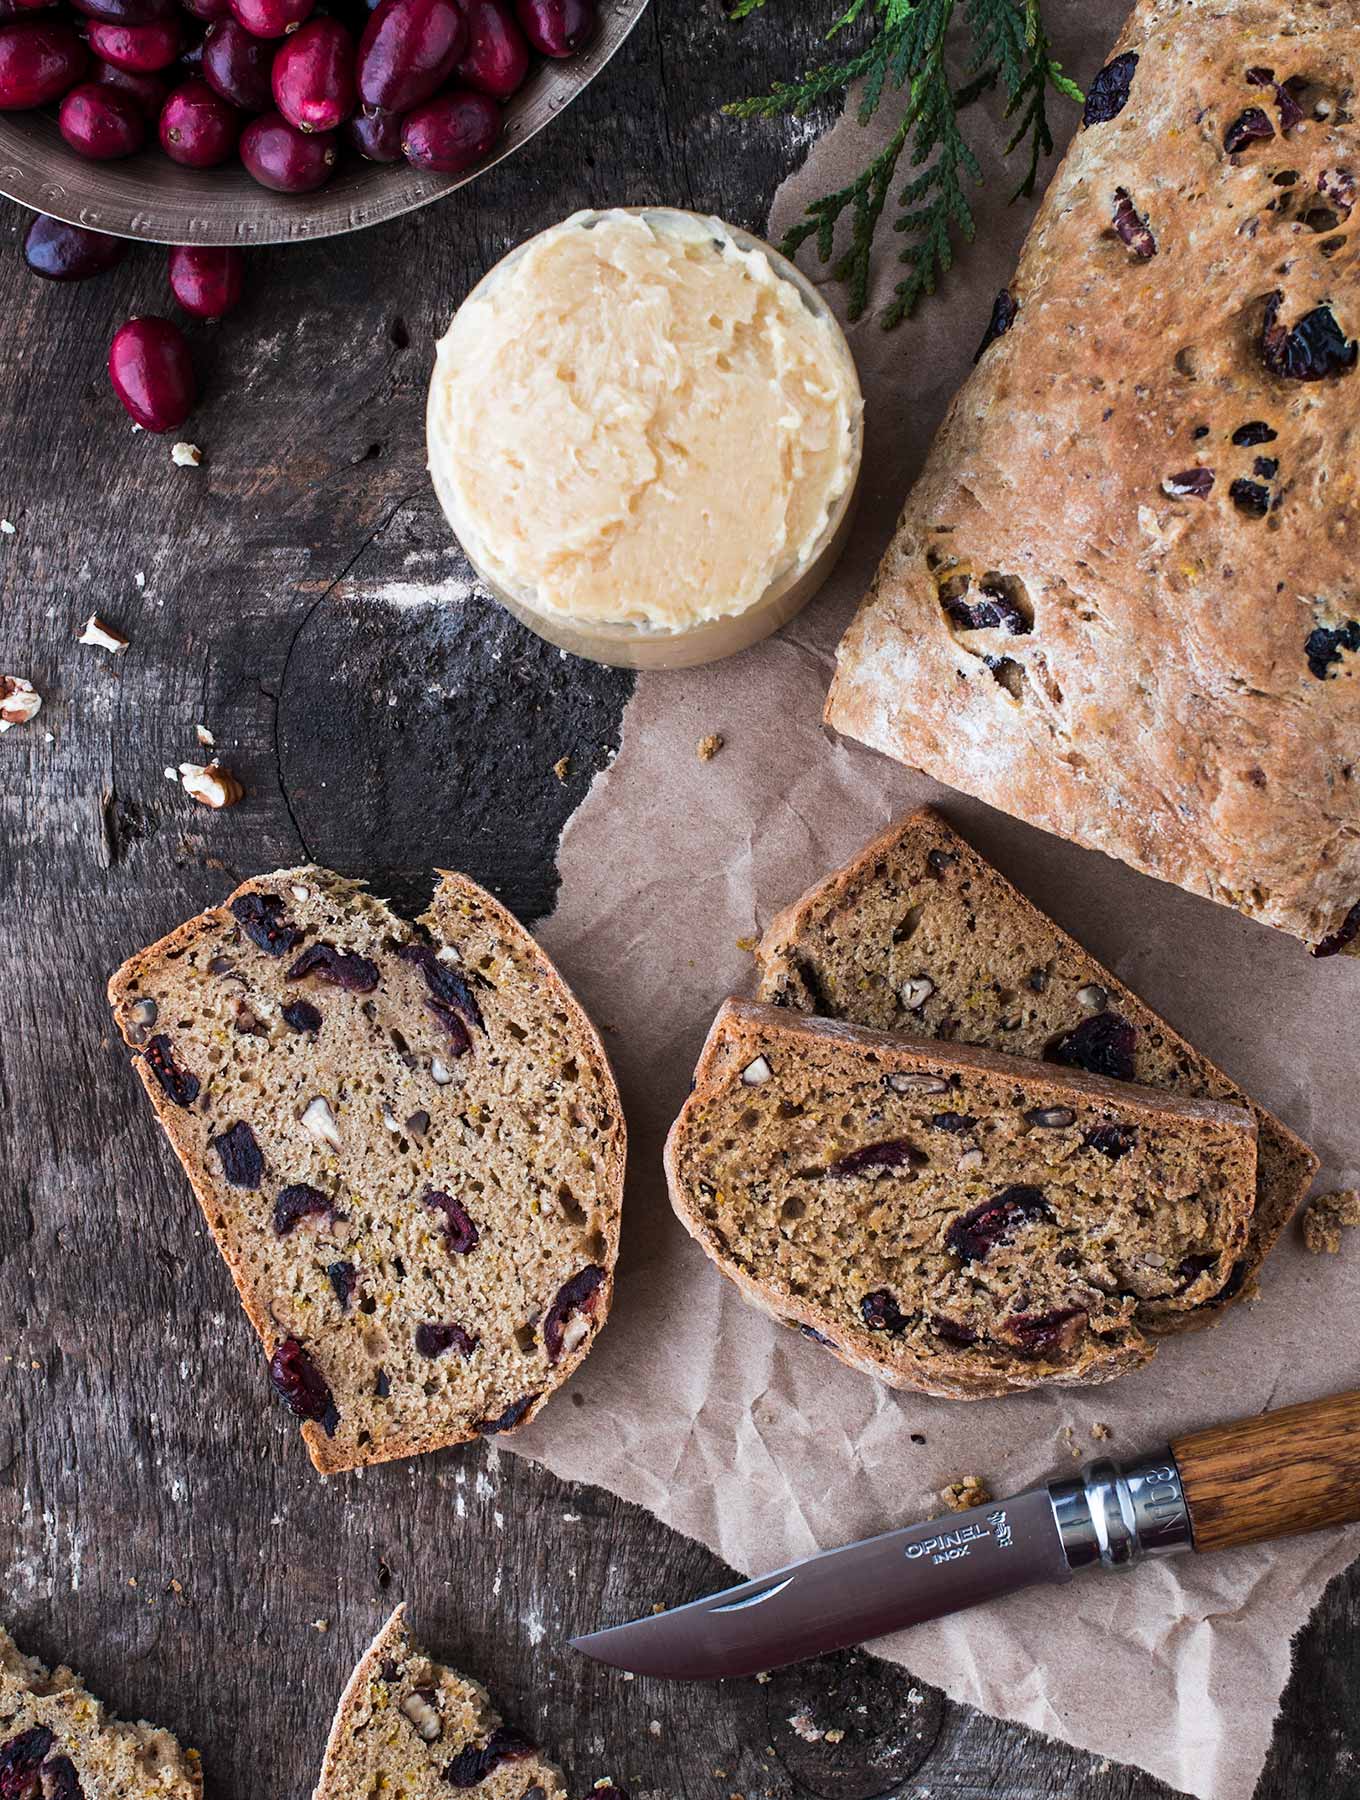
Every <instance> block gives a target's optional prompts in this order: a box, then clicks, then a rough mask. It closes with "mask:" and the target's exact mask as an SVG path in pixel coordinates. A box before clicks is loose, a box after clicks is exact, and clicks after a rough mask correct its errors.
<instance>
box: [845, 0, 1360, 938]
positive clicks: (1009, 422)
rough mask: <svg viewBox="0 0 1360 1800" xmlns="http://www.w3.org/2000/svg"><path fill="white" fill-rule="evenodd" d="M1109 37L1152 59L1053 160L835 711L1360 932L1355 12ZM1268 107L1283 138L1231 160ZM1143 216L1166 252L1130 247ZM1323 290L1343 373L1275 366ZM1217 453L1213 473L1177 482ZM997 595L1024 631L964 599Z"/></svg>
mask: <svg viewBox="0 0 1360 1800" xmlns="http://www.w3.org/2000/svg"><path fill="white" fill-rule="evenodd" d="M1114 54H1115V55H1117V56H1119V57H1136V58H1137V62H1136V65H1134V67H1133V73H1132V79H1131V84H1130V86H1129V89H1128V98H1127V103H1126V104H1125V105H1124V106H1123V107H1122V110H1119V111H1118V112H1117V113H1116V114H1115V115H1114V116H1111V117H1108V118H1106V119H1103V120H1096V121H1093V122H1092V123H1090V124H1089V125H1087V126H1085V127H1084V128H1080V129H1078V131H1077V134H1076V136H1075V138H1074V140H1073V142H1072V145H1071V148H1070V149H1069V151H1068V153H1067V155H1066V157H1065V159H1064V161H1063V163H1062V165H1061V167H1060V168H1059V169H1058V171H1057V173H1056V174H1055V176H1054V178H1053V181H1052V183H1051V185H1050V187H1049V189H1048V193H1047V195H1046V197H1045V199H1044V201H1043V203H1042V205H1041V207H1040V209H1039V212H1038V214H1037V216H1036V218H1035V221H1034V225H1033V227H1032V229H1031V231H1030V234H1029V237H1028V239H1027V241H1026V244H1025V246H1024V249H1023V251H1022V253H1021V256H1020V261H1019V265H1018V267H1017V270H1016V273H1015V276H1014V278H1013V280H1012V282H1011V284H1010V287H1009V289H1008V290H1006V292H1007V294H1008V296H1009V298H1010V300H1011V301H1012V302H1014V303H1015V305H1016V308H1017V310H1016V311H1015V314H1014V319H1013V322H1012V323H1011V324H1010V327H1009V329H1007V330H1006V331H1004V333H1003V334H1002V335H1000V336H998V337H997V338H996V339H995V341H993V342H990V343H989V344H988V345H987V346H986V348H985V349H984V350H983V351H982V352H981V355H980V358H979V361H978V364H977V367H976V368H975V370H974V372H973V373H972V375H971V376H970V377H969V379H968V380H967V382H966V383H965V384H964V386H963V387H962V389H961V390H960V391H959V393H958V394H957V396H956V397H955V399H954V402H953V404H952V405H951V407H950V409H949V412H948V414H947V416H946V418H945V421H944V423H943V425H942V426H941V428H940V431H939V433H938V435H937V437H936V439H935V443H934V445H933V447H932V449H931V452H930V455H929V458H928V460H927V463H926V466H925V469H924V471H923V473H922V475H921V477H920V479H919V481H918V482H917V484H916V486H915V487H914V489H913V490H912V492H911V494H910V496H909V497H908V500H907V503H906V507H905V510H904V512H903V513H902V516H901V519H900V522H899V525H898V528H897V532H896V535H895V537H894V539H893V541H892V544H891V545H890V547H889V549H888V551H887V554H886V555H885V557H884V559H883V562H882V565H881V567H880V569H879V571H878V575H877V578H876V580H875V582H874V585H873V587H872V589H871V591H870V593H869V594H868V596H867V597H866V599H865V600H864V602H863V603H862V605H861V608H860V611H859V613H858V615H857V617H856V619H855V620H854V622H853V623H852V625H851V626H850V629H849V630H848V631H847V633H846V635H845V637H844V639H843V640H842V642H841V645H840V649H839V652H838V663H837V671H836V676H835V680H834V682H833V685H832V687H831V691H830V695H829V697H828V700H827V707H826V718H827V721H828V722H829V723H830V724H831V725H832V726H834V727H835V728H836V729H837V730H839V731H842V732H845V733H847V734H849V735H850V736H853V737H856V738H859V739H861V740H862V741H863V742H865V743H867V744H870V745H872V746H873V747H875V748H876V749H879V750H882V751H884V752H886V753H887V754H888V755H890V756H894V757H896V758H898V759H899V760H901V761H903V762H905V763H909V764H911V765H913V766H914V767H917V768H920V769H923V770H925V771H927V772H928V773H929V774H931V775H933V776H935V777H936V778H938V779H939V780H941V781H944V782H947V783H948V784H949V785H950V786H952V787H954V788H958V789H962V790H963V791H964V792H966V793H970V794H975V795H977V796H978V797H979V798H981V799H983V800H985V801H987V802H988V803H989V804H991V805H993V806H997V807H1000V808H1002V809H1003V810H1005V811H1006V812H1009V813H1012V814H1013V815H1015V816H1016V817H1017V818H1021V819H1025V820H1027V821H1028V822H1029V823H1031V824H1034V825H1038V826H1041V827H1042V828H1043V829H1045V830H1047V831H1051V832H1054V833H1056V834H1057V835H1059V836H1063V837H1070V838H1072V839H1074V840H1075V841H1076V842H1077V843H1080V844H1083V845H1087V846H1089V847H1091V848H1094V849H1098V850H1103V851H1105V852H1107V853H1108V854H1110V855H1112V856H1115V857H1118V858H1120V859H1122V860H1123V861H1125V862H1127V863H1130V864H1131V865H1132V866H1133V867H1135V868H1137V869H1141V870H1143V871H1144V872H1146V873H1148V874H1150V875H1155V876H1158V877H1160V878H1161V879H1162V880H1166V881H1172V882H1175V883H1177V884H1178V885H1180V886H1182V887H1185V888H1188V889H1190V890H1191V891H1192V892H1195V893H1198V894H1203V895H1206V896H1207V897H1208V898H1210V899H1212V900H1215V901H1219V902H1221V903H1222V904H1225V905H1229V906H1233V907H1235V908H1237V909H1238V910H1239V911H1241V912H1243V913H1244V914H1246V915H1247V916H1248V917H1250V918H1253V919H1256V920H1259V921H1260V922H1262V923H1263V924H1267V925H1270V926H1274V927H1276V928H1277V929H1279V930H1282V931H1285V932H1289V933H1292V934H1293V935H1295V936H1297V937H1299V938H1301V939H1302V940H1303V941H1304V942H1305V943H1307V944H1309V945H1312V946H1314V947H1319V946H1323V947H1325V948H1326V949H1327V950H1328V951H1329V952H1330V951H1331V950H1335V949H1346V950H1348V951H1349V952H1351V953H1356V952H1360V778H1357V777H1356V775H1355V770H1356V769H1357V768H1358V767H1360V704H1357V702H1358V701H1360V588H1358V587H1357V583H1356V578H1355V565H1356V561H1357V552H1358V551H1360V505H1358V504H1357V488H1358V486H1360V479H1358V478H1357V472H1356V457H1355V448H1354V437H1355V428H1354V419H1355V414H1356V409H1357V407H1358V406H1360V369H1357V367H1356V366H1355V360H1354V359H1355V356H1356V342H1355V341H1356V339H1357V338H1360V256H1357V255H1356V252H1355V239H1354V234H1355V232H1356V231H1357V230H1360V192H1357V191H1356V190H1357V188H1358V187H1360V183H1357V181H1356V175H1357V157H1358V156H1360V127H1358V126H1357V125H1356V123H1355V120H1354V115H1353V109H1352V108H1351V107H1350V106H1349V105H1347V104H1342V103H1341V95H1342V94H1343V92H1344V91H1345V90H1346V89H1347V88H1348V87H1349V86H1350V85H1351V83H1352V82H1353V79H1354V71H1355V68H1356V66H1357V64H1360V15H1358V14H1357V9H1356V7H1355V6H1354V5H1353V4H1350V3H1347V4H1339V3H1337V0H1294V4H1292V5H1290V6H1288V7H1281V6H1279V5H1277V4H1275V3H1274V0H1216V3H1215V4H1212V5H1208V4H1203V3H1201V0H1141V3H1140V4H1139V5H1138V6H1136V7H1135V9H1134V11H1133V13H1132V15H1131V16H1130V18H1129V20H1128V22H1127V24H1126V25H1125V27H1124V30H1123V33H1122V35H1121V37H1120V40H1119V42H1118V44H1117V45H1116V46H1115V52H1114ZM1112 61H1113V57H1112ZM1249 70H1250V71H1251V72H1252V76H1251V77H1249V76H1248V71H1249ZM1267 71H1268V72H1269V73H1270V74H1271V77H1272V83H1273V84H1278V85H1271V84H1266V85H1262V82H1263V79H1264V74H1265V72H1267ZM1295 78H1298V79H1299V80H1300V81H1306V82H1307V84H1308V85H1307V87H1306V88H1303V89H1301V90H1299V101H1298V105H1299V106H1300V107H1301V112H1300V122H1298V123H1296V124H1293V125H1292V126H1289V127H1288V128H1286V119H1287V118H1288V117H1290V116H1291V115H1290V114H1289V113H1288V112H1287V111H1286V106H1287V104H1288V103H1287V102H1286V100H1284V99H1282V98H1281V93H1280V89H1281V88H1282V86H1283V84H1285V83H1287V82H1290V81H1292V80H1294V79H1295ZM1251 108H1254V109H1256V111H1257V113H1258V114H1260V115H1261V117H1262V118H1263V119H1264V122H1265V129H1268V130H1269V132H1270V134H1271V135H1270V136H1269V137H1268V138H1266V139H1256V140H1251V139H1249V140H1247V141H1246V142H1245V145H1244V146H1243V147H1241V148H1239V149H1238V150H1236V151H1231V150H1229V149H1228V148H1226V147H1225V138H1226V139H1228V140H1229V141H1230V142H1231V141H1235V140H1234V139H1233V137H1232V133H1233V130H1234V127H1235V126H1237V124H1238V122H1239V121H1240V119H1241V118H1242V117H1243V115H1244V114H1245V113H1246V112H1247V110H1248V109H1251ZM1319 109H1322V116H1319ZM1121 197H1122V198H1121ZM1125 203H1127V208H1128V209H1131V214H1132V220H1131V218H1130V212H1129V211H1125V212H1124V213H1123V214H1122V216H1121V218H1120V219H1119V220H1116V216H1115V215H1116V212H1118V210H1119V209H1120V208H1121V206H1123V205H1125ZM1121 224H1122V226H1123V230H1124V233H1125V235H1123V236H1121V234H1120V225H1121ZM1143 228H1145V229H1146V230H1147V231H1149V232H1150V233H1151V234H1152V238H1153V240H1154V241H1155V253H1154V254H1139V251H1138V249H1137V248H1136V247H1135V246H1134V245H1133V244H1131V243H1130V242H1129V241H1128V239H1129V236H1133V237H1134V238H1135V239H1137V237H1138V232H1139V231H1140V230H1141V229H1143ZM1144 248H1146V242H1145V241H1144ZM1273 296H1279V298H1278V299H1277V300H1276V299H1273ZM1320 307H1325V308H1327V309H1329V313H1330V317H1331V320H1332V323H1333V326H1334V327H1335V329H1336V330H1337V332H1338V333H1339V338H1340V346H1341V347H1340V348H1339V349H1338V350H1337V353H1336V356H1335V358H1333V359H1332V362H1331V363H1330V364H1329V365H1328V366H1331V367H1332V369H1333V372H1331V373H1329V374H1326V375H1325V376H1323V377H1322V378H1320V379H1299V378H1296V373H1283V372H1281V371H1282V370H1283V369H1284V368H1285V367H1289V368H1291V369H1293V370H1295V371H1297V370H1298V368H1299V367H1300V366H1301V364H1300V362H1299V361H1298V360H1293V361H1290V360H1289V359H1287V358H1286V357H1285V355H1284V351H1283V349H1282V344H1283V342H1284V338H1283V334H1284V331H1285V330H1286V329H1287V330H1288V331H1290V332H1292V331H1293V329H1294V327H1295V326H1296V325H1298V324H1299V322H1300V321H1301V320H1302V319H1304V318H1307V317H1309V316H1310V315H1311V314H1312V313H1313V311H1314V309H1317V308H1320ZM1315 322H1316V321H1315ZM1272 334H1278V335H1276V336H1274V337H1272ZM1268 338H1271V340H1272V344H1273V348H1271V349H1270V351H1269V366H1268V357H1267V350H1268V346H1267V339H1268ZM1347 346H1349V348H1347ZM1263 430H1264V433H1265V435H1264V436H1263ZM1196 471H1198V472H1199V473H1198V475H1196V480H1197V481H1199V482H1201V483H1202V482H1203V480H1204V479H1205V478H1206V477H1207V475H1208V474H1210V473H1211V474H1212V476H1213V482H1212V487H1211V488H1210V489H1209V491H1208V492H1204V493H1199V492H1195V491H1193V484H1192V487H1191V489H1190V490H1189V491H1187V487H1186V483H1185V482H1184V481H1180V482H1178V481H1177V480H1176V477H1178V476H1185V475H1186V474H1187V473H1189V474H1195V472H1196ZM989 589H990V590H991V591H994V592H1001V593H1003V595H1005V596H1006V597H1008V599H1009V600H1010V601H1011V602H1013V603H1014V606H1015V608H1016V609H1017V610H1016V611H1015V612H1013V613H1012V614H1010V615H1009V624H1010V626H1011V629H1007V626H1006V624H1005V623H1002V624H1000V625H998V626H997V627H996V628H983V629H976V628H972V627H971V626H966V625H963V624H961V623H960V616H961V615H959V614H958V613H957V610H956V612H955V613H954V614H951V613H950V611H949V610H948V608H949V606H950V604H951V602H952V603H954V604H955V605H956V608H957V605H958V604H962V605H963V606H965V607H971V606H973V605H974V604H975V603H977V602H978V601H979V600H982V599H985V598H986V595H987V592H988V591H989ZM967 616H969V617H973V618H976V617H977V615H976V614H975V613H974V614H969V615H967ZM1352 621H1356V623H1355V625H1354V628H1353V629H1352V624H1351V622H1352ZM1319 632H1321V633H1322V634H1323V636H1322V637H1317V636H1315V635H1314V634H1316V633H1319ZM1338 633H1340V634H1341V636H1340V637H1337V636H1336V635H1335V634H1338ZM989 658H990V664H989V661H988V659H989ZM1348 932H1351V933H1352V935H1351V936H1350V938H1349V941H1348V942H1344V943H1343V942H1340V941H1339V940H1340V939H1344V938H1346V934H1347V933H1348Z"/></svg>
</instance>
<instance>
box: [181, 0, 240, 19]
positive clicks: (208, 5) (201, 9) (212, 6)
mask: <svg viewBox="0 0 1360 1800" xmlns="http://www.w3.org/2000/svg"><path fill="white" fill-rule="evenodd" d="M179 3H180V5H181V6H182V7H183V8H184V10H185V12H187V13H188V14H189V15H190V17H191V18H195V19H201V20H202V21H203V23H204V24H205V25H213V24H216V22H217V21H218V20H219V19H229V18H230V17H231V0H179Z"/></svg>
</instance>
